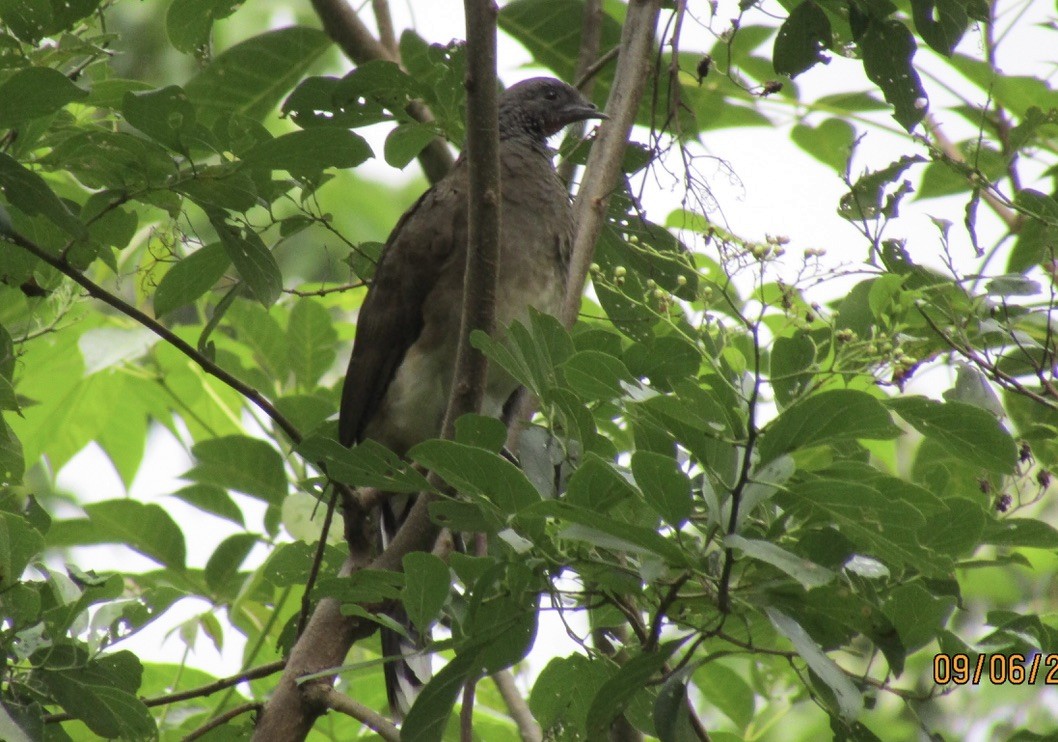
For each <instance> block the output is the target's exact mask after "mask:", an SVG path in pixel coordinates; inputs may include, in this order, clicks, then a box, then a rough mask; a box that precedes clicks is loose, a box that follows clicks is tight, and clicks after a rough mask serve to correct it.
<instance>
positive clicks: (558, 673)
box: [529, 654, 617, 737]
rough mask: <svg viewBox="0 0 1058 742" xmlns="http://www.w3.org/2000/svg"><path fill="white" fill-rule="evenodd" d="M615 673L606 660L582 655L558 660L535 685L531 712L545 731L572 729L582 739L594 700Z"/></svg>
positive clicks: (530, 704) (556, 659)
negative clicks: (591, 658)
mask: <svg viewBox="0 0 1058 742" xmlns="http://www.w3.org/2000/svg"><path fill="white" fill-rule="evenodd" d="M616 670H617V667H616V665H614V664H613V663H612V662H609V661H607V660H604V659H594V660H590V659H588V658H587V657H585V656H583V655H580V654H573V655H571V656H569V657H556V658H554V659H552V660H551V661H550V662H548V663H547V666H546V667H544V669H543V671H541V673H540V676H539V677H538V678H537V679H536V682H535V683H533V690H532V692H531V693H530V694H529V708H530V709H531V710H532V712H533V716H534V717H536V719H537V721H539V722H540V726H542V727H543V728H544V730H549V729H554V728H562V729H572V730H577V731H579V732H580V733H581V736H582V737H583V735H584V734H585V733H586V728H585V727H586V724H587V719H588V710H589V709H590V708H591V702H592V699H594V698H595V696H596V694H597V693H598V691H599V688H601V687H602V685H603V683H605V682H606V680H607V679H608V678H610V677H612V676H613V674H614V673H615V672H616Z"/></svg>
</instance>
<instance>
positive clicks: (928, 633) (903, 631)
mask: <svg viewBox="0 0 1058 742" xmlns="http://www.w3.org/2000/svg"><path fill="white" fill-rule="evenodd" d="M955 603H956V601H955V598H954V597H952V596H950V595H945V596H941V597H934V596H933V595H932V594H931V592H930V591H929V590H927V589H926V588H925V587H923V586H922V585H921V584H919V583H908V584H904V585H898V586H897V587H896V588H895V589H894V590H893V591H892V592H891V593H889V597H888V599H887V600H886V601H885V607H884V609H883V610H884V612H885V615H886V616H888V617H889V620H890V621H892V622H893V626H894V627H896V630H897V631H898V632H899V634H900V640H901V641H902V642H903V644H904V648H905V649H906V650H907V651H908V652H909V653H910V652H914V651H915V650H916V649H919V648H920V647H923V646H925V645H926V644H928V643H929V642H931V641H932V640H933V639H935V638H936V636H937V634H938V632H939V631H940V629H942V628H943V627H944V625H945V623H947V621H948V617H949V616H951V613H952V611H954V610H955Z"/></svg>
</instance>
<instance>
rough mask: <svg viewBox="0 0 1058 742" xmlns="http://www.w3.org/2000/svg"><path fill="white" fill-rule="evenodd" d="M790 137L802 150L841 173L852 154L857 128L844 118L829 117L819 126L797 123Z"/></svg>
mask: <svg viewBox="0 0 1058 742" xmlns="http://www.w3.org/2000/svg"><path fill="white" fill-rule="evenodd" d="M790 139H792V140H793V142H794V144H796V145H797V146H798V147H800V148H801V149H802V150H804V151H805V152H807V153H808V154H810V155H811V156H812V157H814V158H816V159H817V160H819V161H820V162H822V163H823V164H824V165H826V166H828V167H830V168H831V169H833V170H834V171H835V172H837V173H838V174H839V175H840V174H843V173H844V172H845V166H846V164H847V163H848V161H849V157H850V156H851V155H852V147H853V144H854V142H855V139H856V130H855V129H854V128H853V127H852V124H850V123H849V122H847V121H845V120H844V119H838V118H832V119H827V120H826V121H824V122H823V123H821V124H820V125H819V126H816V127H814V128H813V127H811V126H808V125H807V124H803V123H802V124H797V125H796V126H795V127H794V128H793V131H791V132H790Z"/></svg>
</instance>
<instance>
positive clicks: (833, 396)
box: [760, 389, 900, 462]
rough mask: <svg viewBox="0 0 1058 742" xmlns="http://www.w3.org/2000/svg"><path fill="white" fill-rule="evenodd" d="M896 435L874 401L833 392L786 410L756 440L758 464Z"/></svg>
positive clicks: (897, 431)
mask: <svg viewBox="0 0 1058 742" xmlns="http://www.w3.org/2000/svg"><path fill="white" fill-rule="evenodd" d="M898 435H900V429H899V428H898V427H896V426H895V425H894V424H893V421H892V419H891V418H890V417H889V413H888V412H886V409H885V407H884V406H883V405H882V404H881V402H879V401H878V400H877V399H875V398H874V397H872V396H871V395H869V394H867V393H866V392H860V391H855V390H852V389H833V390H830V391H826V392H821V393H819V394H815V395H812V396H811V397H808V398H807V399H804V400H803V401H801V402H799V403H797V404H795V405H793V406H792V407H789V408H788V409H786V410H785V411H784V412H783V413H782V414H781V415H779V417H777V418H776V419H775V420H774V421H773V422H772V423H771V424H769V425H768V427H767V428H766V429H765V431H764V433H763V435H762V436H761V439H760V453H761V460H762V461H765V462H767V461H770V460H771V459H774V458H776V457H778V456H781V455H782V454H784V453H788V452H790V451H793V450H796V449H799V448H809V447H811V446H814V445H818V444H820V443H824V442H827V441H833V440H840V439H847V438H866V439H869V440H887V439H890V438H896V437H897V436H898Z"/></svg>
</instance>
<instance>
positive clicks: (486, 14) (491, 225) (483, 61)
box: [442, 0, 500, 438]
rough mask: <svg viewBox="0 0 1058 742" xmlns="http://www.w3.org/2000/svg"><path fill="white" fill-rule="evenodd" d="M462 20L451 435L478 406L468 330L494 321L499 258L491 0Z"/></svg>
mask: <svg viewBox="0 0 1058 742" xmlns="http://www.w3.org/2000/svg"><path fill="white" fill-rule="evenodd" d="M464 8H465V12H466V22H467V76H466V80H465V81H464V85H465V86H466V89H467V148H466V158H467V165H468V169H469V176H470V184H469V187H468V189H467V202H468V204H467V205H468V216H467V219H468V225H467V226H468V241H469V243H470V244H469V245H468V249H467V268H466V276H465V277H464V279H463V319H462V322H461V323H460V327H459V350H458V353H457V355H456V366H455V375H454V376H453V383H452V393H451V397H450V398H449V400H448V410H447V412H446V414H445V422H444V428H443V433H442V435H443V436H444V437H445V438H450V437H451V436H452V431H453V430H454V426H455V421H456V418H458V417H459V416H460V415H463V414H466V413H468V412H477V411H478V410H479V409H481V400H482V398H483V396H484V391H485V372H486V370H487V362H486V358H485V355H484V354H483V353H481V352H480V351H478V350H475V349H474V348H473V347H471V345H470V333H472V332H473V331H474V330H483V331H485V332H488V333H491V332H492V330H493V328H494V327H495V325H496V285H497V280H496V277H497V275H498V268H499V258H500V137H499V131H498V126H497V113H496V108H497V94H496V87H497V85H496V17H497V15H498V14H499V8H497V7H496V3H495V2H492V0H465V3H464Z"/></svg>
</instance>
